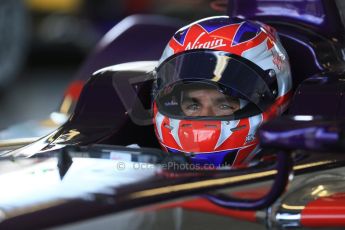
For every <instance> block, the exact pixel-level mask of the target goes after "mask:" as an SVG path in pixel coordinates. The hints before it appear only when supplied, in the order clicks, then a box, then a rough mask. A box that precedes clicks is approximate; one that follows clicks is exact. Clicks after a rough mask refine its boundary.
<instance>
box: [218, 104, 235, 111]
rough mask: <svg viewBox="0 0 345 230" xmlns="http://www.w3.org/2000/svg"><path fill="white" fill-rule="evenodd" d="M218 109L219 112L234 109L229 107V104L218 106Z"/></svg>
mask: <svg viewBox="0 0 345 230" xmlns="http://www.w3.org/2000/svg"><path fill="white" fill-rule="evenodd" d="M219 108H220V109H221V110H228V109H234V107H233V106H231V105H229V104H220V105H219Z"/></svg>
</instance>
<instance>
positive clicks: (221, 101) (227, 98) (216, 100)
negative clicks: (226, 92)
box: [215, 97, 233, 103]
mask: <svg viewBox="0 0 345 230" xmlns="http://www.w3.org/2000/svg"><path fill="white" fill-rule="evenodd" d="M232 100H233V99H231V98H229V97H218V98H216V99H215V102H216V103H224V102H227V103H229V102H231V101H232Z"/></svg>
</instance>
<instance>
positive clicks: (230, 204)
mask: <svg viewBox="0 0 345 230" xmlns="http://www.w3.org/2000/svg"><path fill="white" fill-rule="evenodd" d="M292 166H293V162H292V159H291V156H290V154H289V153H288V152H286V151H282V150H281V151H279V152H278V153H277V166H276V169H275V170H272V171H275V173H274V174H275V178H274V183H273V184H272V186H271V189H270V191H269V192H268V193H267V194H266V195H265V196H264V197H262V198H260V199H248V200H244V199H238V198H234V197H231V196H229V195H225V194H207V195H205V197H206V199H208V200H209V201H211V202H212V203H214V204H216V205H219V206H222V207H224V208H231V209H233V208H235V209H241V210H258V209H262V208H266V207H268V206H270V205H272V204H273V203H274V202H275V201H276V200H277V199H278V198H279V197H280V196H281V195H282V194H283V192H284V191H285V188H286V186H287V184H288V182H289V177H290V174H291V173H292Z"/></svg>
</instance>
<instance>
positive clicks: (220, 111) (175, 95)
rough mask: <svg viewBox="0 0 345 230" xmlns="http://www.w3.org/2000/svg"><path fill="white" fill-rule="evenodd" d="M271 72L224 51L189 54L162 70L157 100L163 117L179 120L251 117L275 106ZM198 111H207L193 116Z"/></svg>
mask: <svg viewBox="0 0 345 230" xmlns="http://www.w3.org/2000/svg"><path fill="white" fill-rule="evenodd" d="M269 72H270V70H267V71H264V70H262V69H261V68H260V67H259V66H257V65H256V64H254V63H252V62H251V61H249V60H247V59H245V58H242V57H240V56H237V55H234V54H230V53H226V52H223V51H214V50H193V51H187V52H185V53H182V54H177V55H175V56H172V57H171V58H169V59H167V60H166V61H165V62H163V63H162V64H161V65H160V66H159V67H158V69H157V85H156V93H155V95H154V97H155V101H156V104H157V107H158V109H159V111H160V112H161V113H162V114H165V115H168V116H169V117H175V118H177V119H178V118H184V119H185V118H186V117H188V118H189V119H193V118H195V117H198V119H200V117H203V118H205V119H207V118H210V119H214V118H215V117H217V118H218V119H222V118H224V119H238V118H241V117H248V116H252V115H255V114H258V113H260V112H263V111H265V110H266V109H267V108H268V107H269V106H271V105H272V104H273V103H274V100H275V97H276V93H277V82H276V77H275V76H274V75H272V70H271V72H270V74H269ZM206 107H207V108H206ZM198 109H203V110H204V111H203V112H200V111H201V110H200V111H199V113H192V111H197V110H198ZM206 110H208V111H209V112H206Z"/></svg>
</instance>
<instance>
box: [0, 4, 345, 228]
mask: <svg viewBox="0 0 345 230" xmlns="http://www.w3.org/2000/svg"><path fill="white" fill-rule="evenodd" d="M337 4H338V5H337ZM342 4H343V3H341V1H338V2H335V1H326V0H324V1H323V0H313V1H292V0H291V1H277V0H275V1H266V0H265V1H261V0H250V1H249V0H248V1H239V0H232V1H229V2H228V5H227V7H228V9H227V13H228V14H229V15H230V16H232V17H242V18H247V19H255V20H260V21H263V22H266V23H268V24H270V25H272V26H274V28H276V29H277V31H278V33H279V34H280V37H281V40H282V43H283V44H284V47H285V48H286V50H287V52H288V54H289V57H290V61H291V66H292V73H293V81H294V96H293V99H292V102H291V104H290V108H289V110H288V112H287V113H286V114H285V115H284V116H282V117H281V118H278V119H275V120H273V121H270V122H267V123H265V124H264V125H263V126H262V127H261V129H260V131H259V133H258V135H259V138H260V140H261V146H262V147H263V154H262V156H261V158H260V159H257V161H255V162H254V163H253V164H251V165H248V166H247V167H242V168H224V167H221V168H204V167H202V168H200V167H197V166H193V165H191V164H190V160H191V158H193V155H186V154H177V153H174V154H172V153H166V152H162V151H160V150H159V147H158V143H157V141H156V140H155V137H154V134H153V128H152V126H151V117H150V112H149V109H150V91H151V88H150V87H151V84H150V81H151V80H152V79H151V78H150V74H149V73H150V71H152V70H153V69H154V67H155V66H156V65H157V61H152V60H157V58H158V57H159V55H160V52H159V51H161V50H162V49H163V46H164V45H165V43H166V40H165V39H167V38H169V37H170V36H171V34H172V33H173V32H174V31H175V30H176V29H177V28H178V27H179V26H180V25H181V24H180V22H179V21H176V20H172V19H167V18H164V17H159V18H157V16H131V17H129V18H127V19H125V21H122V24H120V25H121V26H119V25H117V27H115V28H116V29H114V30H113V31H110V32H109V33H108V34H107V35H106V36H105V38H104V39H103V40H102V41H101V43H100V45H99V46H98V48H97V49H96V50H95V52H94V53H93V55H92V56H91V57H90V59H89V60H88V62H87V65H86V66H85V67H84V69H82V71H81V72H80V73H81V75H82V76H83V79H84V78H85V76H86V75H87V76H89V72H90V71H94V69H93V68H95V67H97V69H98V68H99V67H100V65H109V64H112V65H111V66H110V67H106V68H102V69H100V70H98V71H96V72H95V73H93V75H92V76H91V78H90V79H89V80H88V81H87V82H86V83H85V82H84V80H82V81H79V80H78V81H77V83H74V85H73V87H72V88H73V90H72V91H69V93H67V94H66V96H65V99H64V102H63V107H64V111H65V112H67V111H70V110H73V112H71V116H70V117H69V118H68V120H67V121H66V122H65V123H64V124H63V125H61V126H60V127H59V128H58V129H57V130H55V131H53V132H52V133H51V134H48V135H47V136H44V137H42V138H40V139H39V140H36V141H34V142H33V143H31V144H29V145H26V146H23V147H21V148H19V149H16V150H13V151H11V152H5V153H3V154H2V155H1V157H2V160H1V161H0V171H1V174H0V184H1V188H0V229H22V228H28V229H38V228H53V229H81V228H83V229H84V228H90V229H95V228H104V229H109V228H115V229H116V228H117V229H138V228H140V229H142V228H148V229H158V228H162V226H164V228H166V229H184V228H188V229H193V228H194V229H206V228H210V227H215V226H216V228H217V229H222V228H226V229H228V228H229V227H238V228H241V225H236V226H232V224H231V223H232V222H231V218H238V219H241V220H245V221H248V222H257V223H259V224H262V225H264V226H265V227H267V228H269V229H286V228H298V227H299V228H313V227H318V228H320V227H324V228H330V227H339V228H342V227H344V226H345V205H344V191H345V183H344V170H343V169H344V165H345V155H344V148H345V147H344V132H343V130H344V127H345V126H344V121H343V120H342V117H343V116H344V113H345V109H344V108H345V107H344V99H343V95H344V92H345V83H344V79H345V78H344V69H345V58H344V37H343V34H344V25H343V23H342V17H341V13H340V12H341V9H342V6H343V5H342ZM121 28H122V29H121ZM142 31H145V33H142ZM158 32H159V36H155V35H156V34H157V33H158ZM135 34H145V36H147V37H142V38H141V43H138V41H137V40H136V39H134V38H136V36H135ZM130 38H131V39H132V40H131V39H130ZM163 38H164V39H163ZM163 40H164V41H163ZM143 44H145V45H143ZM151 45H152V46H151ZM124 46H126V47H130V48H129V49H126V52H123V51H122V50H121V49H122V48H123V47H124ZM147 47H152V49H150V52H139V53H140V54H142V55H143V56H142V57H138V56H136V58H132V57H133V56H131V52H133V53H135V54H138V50H142V49H144V50H147ZM151 51H152V52H151ZM119 54H121V55H119ZM109 55H111V57H114V56H116V57H117V58H118V59H114V60H111V58H109ZM126 55H128V57H127V56H126ZM117 60H120V61H121V62H123V64H118V63H119V62H118V61H117ZM129 61H131V62H129ZM113 64H117V65H113ZM86 73H87V74H86ZM84 83H85V85H84ZM76 84H78V86H77V87H76ZM81 85H84V86H83V87H82V89H81ZM79 91H80V95H79ZM77 98H78V99H77ZM73 99H74V100H75V101H77V102H76V105H75V108H74V109H71V108H72V107H73V106H72V105H73ZM67 102H68V103H67ZM66 107H67V108H66ZM132 144H136V145H138V146H140V148H136V146H131V145H132ZM9 146H10V145H7V146H6V145H3V146H2V147H3V148H4V149H5V148H7V149H8V148H10V147H9ZM289 183H290V184H289ZM288 184H289V186H288ZM248 228H255V229H257V228H259V227H258V225H252V226H251V227H248Z"/></svg>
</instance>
